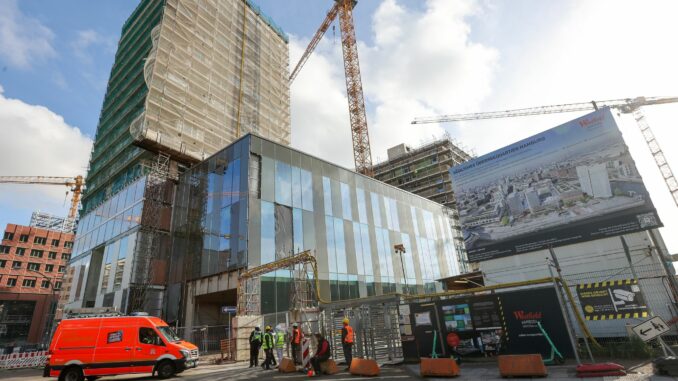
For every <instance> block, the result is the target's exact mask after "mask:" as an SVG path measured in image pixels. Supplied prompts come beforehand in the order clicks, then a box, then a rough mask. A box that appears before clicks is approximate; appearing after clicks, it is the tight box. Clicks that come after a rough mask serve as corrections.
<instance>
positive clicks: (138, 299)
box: [127, 153, 171, 313]
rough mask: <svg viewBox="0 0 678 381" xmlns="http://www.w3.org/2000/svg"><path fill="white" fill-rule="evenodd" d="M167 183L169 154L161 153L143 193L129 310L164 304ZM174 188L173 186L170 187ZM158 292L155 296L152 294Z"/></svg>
mask: <svg viewBox="0 0 678 381" xmlns="http://www.w3.org/2000/svg"><path fill="white" fill-rule="evenodd" d="M168 185H171V176H170V157H169V156H168V155H166V154H163V153H160V154H158V155H157V156H156V159H155V161H153V162H152V163H151V164H150V172H149V174H148V175H147V180H146V190H145V193H144V198H145V199H144V210H143V216H142V224H141V229H140V230H139V232H138V233H137V242H136V246H135V247H136V249H135V252H134V259H133V266H132V275H131V279H130V286H129V290H128V293H129V296H128V303H127V312H135V311H146V312H149V313H151V312H156V311H157V312H159V311H160V310H161V308H160V307H161V306H160V304H161V303H162V295H157V294H161V293H162V291H163V290H164V286H162V282H159V280H160V279H164V277H165V275H166V274H164V273H163V272H164V271H165V270H166V266H165V265H164V264H166V263H167V262H168V261H167V259H168V258H166V257H167V251H166V250H163V248H164V245H163V243H162V240H163V237H164V236H167V235H168V229H166V227H165V226H163V225H164V224H163V221H162V215H161V214H162V211H163V209H166V208H167V207H168V206H171V202H169V201H168V199H169V200H171V197H167V192H168ZM170 189H171V188H170ZM154 293H155V294H156V295H153V294H154Z"/></svg>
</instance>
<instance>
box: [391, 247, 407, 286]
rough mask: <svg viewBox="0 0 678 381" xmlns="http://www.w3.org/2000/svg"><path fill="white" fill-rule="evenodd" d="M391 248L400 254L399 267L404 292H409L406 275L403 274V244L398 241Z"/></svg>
mask: <svg viewBox="0 0 678 381" xmlns="http://www.w3.org/2000/svg"><path fill="white" fill-rule="evenodd" d="M393 249H394V250H395V252H396V253H397V254H400V268H401V269H402V272H403V279H405V290H406V291H405V293H406V294H409V291H410V290H409V288H410V286H409V284H407V275H405V264H404V262H403V254H405V253H406V251H405V246H404V245H403V244H402V243H399V244H397V245H393Z"/></svg>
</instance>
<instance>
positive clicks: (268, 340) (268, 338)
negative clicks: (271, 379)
mask: <svg viewBox="0 0 678 381" xmlns="http://www.w3.org/2000/svg"><path fill="white" fill-rule="evenodd" d="M261 348H262V349H263V350H264V354H265V355H266V360H264V363H263V364H261V367H262V368H264V369H266V370H269V369H271V365H273V366H275V364H276V363H275V358H274V357H273V335H272V334H271V326H270V325H267V326H266V332H264V339H263V343H262V344H261Z"/></svg>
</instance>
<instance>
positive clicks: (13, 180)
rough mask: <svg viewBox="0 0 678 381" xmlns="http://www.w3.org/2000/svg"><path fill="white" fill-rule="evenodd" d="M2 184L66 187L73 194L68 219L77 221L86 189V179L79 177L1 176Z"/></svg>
mask: <svg viewBox="0 0 678 381" xmlns="http://www.w3.org/2000/svg"><path fill="white" fill-rule="evenodd" d="M0 184H42V185H65V186H67V187H69V188H70V190H71V192H73V197H72V198H71V208H70V210H69V211H68V218H70V219H75V216H76V215H77V214H78V204H79V203H80V196H81V195H82V191H83V190H84V188H85V179H84V178H83V177H82V176H80V175H78V176H75V177H55V176H0Z"/></svg>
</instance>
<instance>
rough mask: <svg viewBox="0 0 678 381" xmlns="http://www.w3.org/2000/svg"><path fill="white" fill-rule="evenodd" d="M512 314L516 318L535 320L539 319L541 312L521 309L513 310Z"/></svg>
mask: <svg viewBox="0 0 678 381" xmlns="http://www.w3.org/2000/svg"><path fill="white" fill-rule="evenodd" d="M513 316H515V317H516V319H518V320H535V319H541V312H525V311H523V310H520V311H513Z"/></svg>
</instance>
